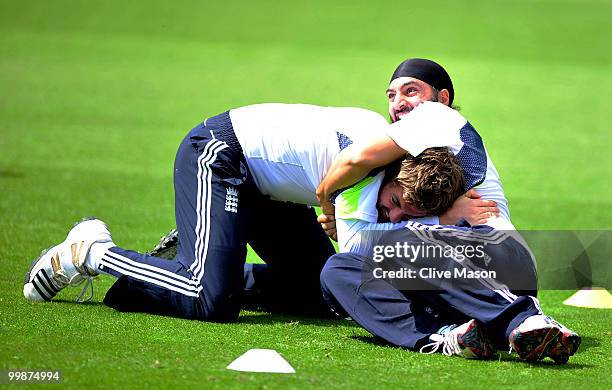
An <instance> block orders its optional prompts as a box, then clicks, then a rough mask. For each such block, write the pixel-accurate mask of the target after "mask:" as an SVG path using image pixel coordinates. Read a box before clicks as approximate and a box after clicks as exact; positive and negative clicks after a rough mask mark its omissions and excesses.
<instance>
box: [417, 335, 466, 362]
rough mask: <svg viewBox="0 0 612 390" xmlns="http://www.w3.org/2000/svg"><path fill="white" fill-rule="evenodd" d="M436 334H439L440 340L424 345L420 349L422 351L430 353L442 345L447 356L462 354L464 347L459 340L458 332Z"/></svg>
mask: <svg viewBox="0 0 612 390" xmlns="http://www.w3.org/2000/svg"><path fill="white" fill-rule="evenodd" d="M432 336H433V335H432ZM435 336H438V338H439V340H436V341H433V342H431V343H429V344H426V345H424V346H422V347H421V349H419V352H420V353H423V354H426V355H430V354H432V353H435V352H437V351H438V350H439V349H440V347H442V353H443V354H444V355H446V356H453V355H461V352H462V349H461V347H460V346H459V342H458V341H457V337H458V334H457V333H456V332H449V333H447V334H445V335H439V334H437V335H435Z"/></svg>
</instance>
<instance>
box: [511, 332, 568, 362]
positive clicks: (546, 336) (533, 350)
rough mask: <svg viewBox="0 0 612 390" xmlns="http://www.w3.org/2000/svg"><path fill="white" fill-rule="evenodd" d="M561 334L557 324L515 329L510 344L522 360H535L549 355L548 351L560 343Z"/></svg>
mask: <svg viewBox="0 0 612 390" xmlns="http://www.w3.org/2000/svg"><path fill="white" fill-rule="evenodd" d="M560 336H561V329H559V328H558V327H556V326H552V327H550V328H540V329H533V330H530V331H527V332H520V331H515V332H513V333H512V335H511V336H510V345H511V346H512V349H514V351H516V353H518V355H519V357H520V358H521V359H522V360H525V361H528V362H535V361H538V360H540V359H542V358H544V357H545V356H547V355H546V352H547V351H548V350H549V349H551V348H553V347H554V346H557V345H558V343H559V339H560ZM566 361H567V360H566Z"/></svg>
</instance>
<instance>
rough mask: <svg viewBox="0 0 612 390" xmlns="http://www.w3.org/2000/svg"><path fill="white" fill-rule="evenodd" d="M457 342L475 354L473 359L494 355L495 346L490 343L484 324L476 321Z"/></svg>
mask: <svg viewBox="0 0 612 390" xmlns="http://www.w3.org/2000/svg"><path fill="white" fill-rule="evenodd" d="M466 336H467V337H466ZM457 342H458V343H459V345H461V346H462V347H463V348H466V349H469V350H470V351H471V352H472V353H473V354H474V357H473V359H490V358H491V357H492V356H493V348H492V347H491V344H490V343H489V339H488V337H487V336H486V334H485V332H484V330H483V329H482V326H481V325H480V324H478V323H477V322H476V321H474V322H473V323H472V324H471V325H470V327H469V328H468V329H467V330H466V332H465V333H464V334H463V335H462V336H461V337H459V338H458V340H457Z"/></svg>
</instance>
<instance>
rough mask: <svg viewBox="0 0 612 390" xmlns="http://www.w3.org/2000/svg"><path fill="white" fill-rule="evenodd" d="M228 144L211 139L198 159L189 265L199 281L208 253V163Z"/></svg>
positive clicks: (210, 171) (209, 188)
mask: <svg viewBox="0 0 612 390" xmlns="http://www.w3.org/2000/svg"><path fill="white" fill-rule="evenodd" d="M227 147H228V145H227V144H226V143H225V142H223V141H219V140H217V139H213V140H211V141H210V142H208V144H206V146H205V147H204V151H203V152H202V155H201V156H200V158H199V159H198V196H197V218H198V221H197V224H196V231H195V233H196V242H195V253H194V259H195V261H194V262H193V264H192V265H191V267H189V268H190V269H191V270H192V272H193V274H194V277H195V279H196V280H197V281H198V282H199V281H201V280H202V277H203V276H204V263H205V262H206V256H207V254H208V243H209V236H210V204H211V200H212V169H211V168H210V165H211V164H212V163H213V162H214V161H215V160H216V159H217V154H218V153H219V152H220V151H221V150H223V149H225V148H227Z"/></svg>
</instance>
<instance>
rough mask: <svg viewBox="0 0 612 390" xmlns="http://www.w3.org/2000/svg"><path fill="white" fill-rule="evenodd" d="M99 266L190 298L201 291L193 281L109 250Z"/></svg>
mask: <svg viewBox="0 0 612 390" xmlns="http://www.w3.org/2000/svg"><path fill="white" fill-rule="evenodd" d="M100 266H103V267H107V268H110V269H113V270H115V271H117V272H119V273H121V274H122V275H127V276H130V277H132V278H134V279H138V280H141V281H143V282H147V283H151V284H154V285H156V286H159V287H164V288H167V289H169V290H172V291H176V292H178V293H181V294H183V295H187V296H191V297H197V296H198V294H199V293H200V291H201V289H202V287H201V286H200V285H199V283H197V282H196V281H195V280H191V279H188V278H186V277H184V276H181V275H177V274H175V273H173V272H171V271H168V270H165V269H163V268H159V267H155V266H153V265H150V264H144V263H139V262H137V261H134V260H132V259H130V258H128V257H125V256H122V255H120V254H118V253H115V252H112V251H110V250H108V251H106V253H104V255H103V256H102V259H101V260H100Z"/></svg>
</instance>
